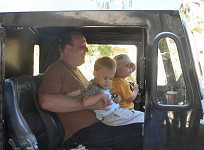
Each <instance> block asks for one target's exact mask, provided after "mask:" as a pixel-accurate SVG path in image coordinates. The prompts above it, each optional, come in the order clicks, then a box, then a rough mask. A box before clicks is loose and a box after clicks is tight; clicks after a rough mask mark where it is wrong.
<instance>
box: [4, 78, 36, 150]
mask: <svg viewBox="0 0 204 150" xmlns="http://www.w3.org/2000/svg"><path fill="white" fill-rule="evenodd" d="M23 89H27V90H26V91H27V92H25V93H23V94H25V95H26V97H27V98H24V99H23V100H20V98H19V95H18V94H17V93H18V90H19V91H23ZM31 90H32V89H31V85H30V84H23V85H22V86H21V85H20V84H16V80H15V78H10V79H6V80H5V83H4V99H5V115H6V124H7V126H8V128H9V129H8V131H9V135H7V136H8V137H9V143H10V144H11V146H12V148H13V149H22V150H27V149H30V150H37V149H38V146H37V139H36V137H35V135H34V134H33V132H32V131H31V129H30V127H29V124H30V123H31V122H32V121H31V120H34V121H36V122H38V120H36V119H37V117H36V116H37V114H35V112H34V111H33V109H32V107H24V106H26V104H28V106H32V105H33V102H32V101H30V99H33V98H32V95H29V93H32V91H31ZM29 91H30V92H29ZM23 101H26V102H25V103H26V104H23ZM29 103H30V104H29ZM19 106H21V107H19ZM26 112H27V113H26ZM36 133H37V132H36Z"/></svg>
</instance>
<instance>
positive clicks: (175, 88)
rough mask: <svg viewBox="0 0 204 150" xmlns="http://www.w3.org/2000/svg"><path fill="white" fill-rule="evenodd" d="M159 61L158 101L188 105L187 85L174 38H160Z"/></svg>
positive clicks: (165, 103)
mask: <svg viewBox="0 0 204 150" xmlns="http://www.w3.org/2000/svg"><path fill="white" fill-rule="evenodd" d="M157 62H158V70H157V103H158V104H160V105H187V104H188V101H187V99H186V98H187V96H186V94H187V93H186V85H185V81H184V77H183V73H182V68H181V64H180V59H179V55H178V51H177V46H176V43H175V41H174V40H173V39H172V38H168V37H166V38H161V39H160V40H159V42H158V60H157Z"/></svg>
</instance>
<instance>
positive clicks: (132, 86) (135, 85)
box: [130, 82, 139, 92]
mask: <svg viewBox="0 0 204 150" xmlns="http://www.w3.org/2000/svg"><path fill="white" fill-rule="evenodd" d="M130 89H131V90H132V91H136V92H138V91H139V89H138V84H135V83H134V82H130Z"/></svg>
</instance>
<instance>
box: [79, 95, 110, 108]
mask: <svg viewBox="0 0 204 150" xmlns="http://www.w3.org/2000/svg"><path fill="white" fill-rule="evenodd" d="M100 100H103V101H104V103H105V105H106V104H107V105H110V99H109V97H108V96H107V95H106V94H104V93H103V92H99V93H97V94H96V95H90V96H85V97H83V106H85V107H89V106H93V105H95V104H97V102H99V101H100Z"/></svg>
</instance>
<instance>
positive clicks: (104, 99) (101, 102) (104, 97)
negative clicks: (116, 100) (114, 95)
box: [89, 92, 112, 110]
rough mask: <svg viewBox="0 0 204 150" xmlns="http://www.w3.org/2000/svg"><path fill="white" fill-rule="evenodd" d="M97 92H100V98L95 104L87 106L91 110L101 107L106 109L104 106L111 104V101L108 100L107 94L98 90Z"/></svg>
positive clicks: (100, 108)
mask: <svg viewBox="0 0 204 150" xmlns="http://www.w3.org/2000/svg"><path fill="white" fill-rule="evenodd" d="M98 94H101V97H102V98H101V99H100V100H99V101H98V102H97V103H96V104H95V105H92V106H90V107H89V108H90V109H93V110H102V109H103V110H104V109H107V108H105V107H107V106H109V105H111V104H112V102H111V101H110V99H109V97H108V95H106V94H104V93H103V92H100V93H98Z"/></svg>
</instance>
